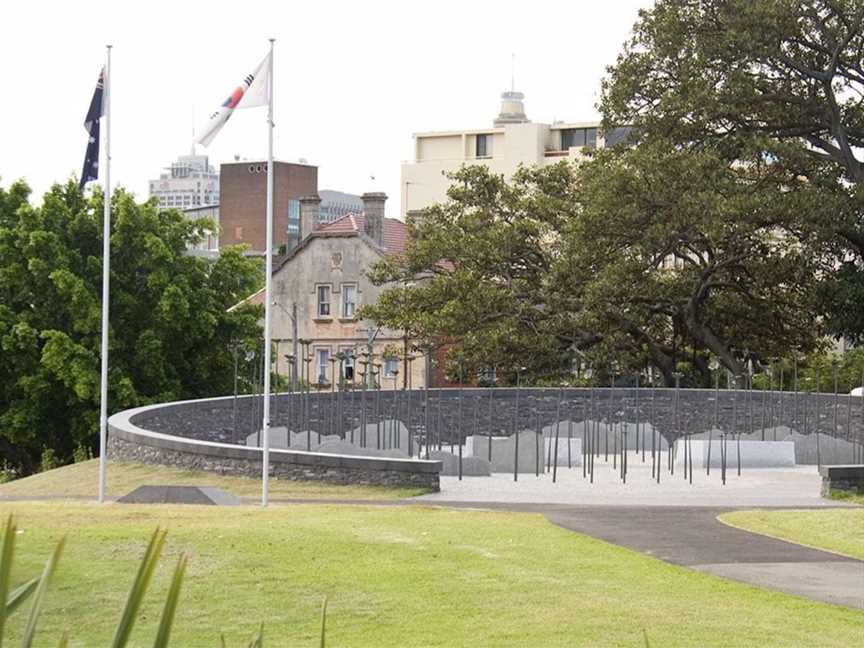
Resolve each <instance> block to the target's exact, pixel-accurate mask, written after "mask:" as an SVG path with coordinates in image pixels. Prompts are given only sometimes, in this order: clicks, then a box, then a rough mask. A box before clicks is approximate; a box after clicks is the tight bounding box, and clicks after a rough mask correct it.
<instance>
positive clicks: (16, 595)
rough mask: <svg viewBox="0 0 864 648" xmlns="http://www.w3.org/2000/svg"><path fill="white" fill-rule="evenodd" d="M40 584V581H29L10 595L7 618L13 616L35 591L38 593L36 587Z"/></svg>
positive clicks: (7, 602) (7, 603)
mask: <svg viewBox="0 0 864 648" xmlns="http://www.w3.org/2000/svg"><path fill="white" fill-rule="evenodd" d="M38 584H39V579H38V578H34V579H33V580H31V581H27V582H26V583H24V584H23V585H21V587H18V588H17V589H16V590H15V591H14V592H12V594H10V595H9V600H8V601H6V616H7V617H8V616H11V615H12V613H13V612H14V611H15V610H16V609H17V608H18V607H19V606H20V605H21V604H22V603H23V602H24V601H26V600H27V597H28V596H30V595H31V594H32V593H33V592H34V591H36V586H37V585H38Z"/></svg>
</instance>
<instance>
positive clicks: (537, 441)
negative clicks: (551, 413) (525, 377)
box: [534, 392, 543, 477]
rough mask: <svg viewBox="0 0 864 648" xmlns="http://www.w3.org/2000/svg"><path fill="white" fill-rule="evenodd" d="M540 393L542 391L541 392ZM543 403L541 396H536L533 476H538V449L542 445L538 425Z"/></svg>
mask: <svg viewBox="0 0 864 648" xmlns="http://www.w3.org/2000/svg"><path fill="white" fill-rule="evenodd" d="M541 394H542V392H541ZM542 403H543V396H542V395H541V396H538V397H537V405H536V408H535V410H534V476H535V477H539V476H540V449H541V448H542V447H543V445H542V444H541V443H540V438H541V437H542V436H543V427H542V426H541V425H540V408H541V406H542Z"/></svg>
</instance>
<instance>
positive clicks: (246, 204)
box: [219, 161, 318, 254]
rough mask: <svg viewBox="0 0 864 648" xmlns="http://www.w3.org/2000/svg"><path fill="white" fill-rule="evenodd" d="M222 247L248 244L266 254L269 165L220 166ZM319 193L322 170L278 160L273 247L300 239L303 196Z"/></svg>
mask: <svg viewBox="0 0 864 648" xmlns="http://www.w3.org/2000/svg"><path fill="white" fill-rule="evenodd" d="M219 171H220V175H219V193H220V204H219V224H220V226H221V229H222V234H221V236H220V240H219V244H220V246H221V245H236V244H238V243H246V244H248V245H249V246H250V248H251V251H253V252H260V253H262V254H263V252H264V250H265V246H266V227H265V214H266V210H267V162H266V161H265V162H260V161H254V162H250V161H242V162H229V163H227V164H223V165H222V166H221V167H220V170H219ZM317 192H318V167H316V166H312V165H308V164H296V163H293V162H278V161H274V166H273V246H274V251H277V250H278V249H279V246H280V245H282V244H286V245H289V247H290V243H289V241H290V240H291V239H292V238H293V239H294V241H296V240H297V238H298V235H299V223H300V202H299V200H298V199H299V198H300V197H301V196H309V195H315V194H317Z"/></svg>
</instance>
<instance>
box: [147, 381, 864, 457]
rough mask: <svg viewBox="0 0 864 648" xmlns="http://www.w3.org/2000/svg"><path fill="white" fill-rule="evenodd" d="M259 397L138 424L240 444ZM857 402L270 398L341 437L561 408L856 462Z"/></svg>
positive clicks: (308, 425)
mask: <svg viewBox="0 0 864 648" xmlns="http://www.w3.org/2000/svg"><path fill="white" fill-rule="evenodd" d="M262 400H263V399H262V398H261V397H254V396H241V397H238V398H236V399H234V398H232V397H226V398H221V399H211V400H209V401H207V404H206V405H204V404H196V405H191V404H185V403H180V404H177V405H175V406H173V407H172V408H170V409H164V408H163V409H157V410H153V411H150V412H147V413H145V414H142V415H140V416H138V417H137V418H136V421H135V422H136V423H137V424H139V425H141V426H143V427H146V428H147V429H150V430H154V431H161V432H164V433H166V434H173V435H178V436H183V437H187V438H198V439H203V440H207V441H219V442H224V443H237V444H242V443H245V440H246V438H247V437H248V436H249V435H250V434H254V433H255V432H257V431H258V429H259V428H260V423H261V409H262V407H261V406H262ZM862 400H864V399H862V398H861V397H853V396H849V395H845V394H840V395H836V396H835V395H833V394H805V393H803V392H798V393H793V392H759V391H747V390H725V389H723V390H719V391H715V390H712V389H681V390H678V391H677V392H676V390H675V389H664V388H657V389H652V388H641V389H638V390H637V389H634V388H618V389H614V390H613V389H608V388H594V389H576V388H573V389H563V390H559V389H556V388H548V389H539V388H530V389H529V388H523V389H520V390H517V389H514V388H499V389H461V390H460V389H429V390H413V391H400V392H398V393H396V394H395V395H394V392H393V391H381V392H376V391H367V392H362V391H350V392H337V393H332V392H322V393H310V394H305V395H304V394H279V395H278V396H274V397H272V405H271V413H272V415H271V421H272V423H271V424H272V426H274V427H275V426H281V427H286V428H288V429H290V430H292V431H303V430H307V429H308V430H312V431H313V432H316V433H320V434H324V435H332V434H335V435H343V434H345V433H346V432H347V431H348V430H350V429H352V428H357V427H358V426H360V425H362V423H363V422H364V421H365V423H366V424H367V425H370V424H374V423H375V422H376V421H386V420H392V419H393V418H397V419H399V420H400V421H402V422H403V423H406V424H408V425H410V428H411V430H412V431H413V432H414V433H415V434H416V435H418V436H423V437H425V436H426V432H428V437H429V439H430V440H431V441H432V442H433V444H434V445H437V444H438V443H439V442H440V443H442V444H449V443H450V442H451V441H454V440H458V439H459V438H465V437H467V436H470V435H472V434H481V435H489V434H491V435H492V436H509V435H512V434H513V432H514V430H516V429H517V428H518V429H519V430H521V431H527V430H534V431H538V430H540V429H541V428H544V427H548V426H550V425H553V424H554V423H555V421H556V420H557V418H558V417H559V416H560V418H561V419H562V420H564V419H569V420H572V421H576V422H579V421H584V420H586V419H588V420H592V421H598V422H601V423H602V424H604V425H605V424H606V423H611V424H613V425H615V426H618V427H620V425H621V424H622V423H623V422H627V423H628V424H629V427H630V428H632V429H633V430H634V433H635V425H636V424H638V425H639V429H640V430H645V429H649V430H650V429H657V430H658V432H659V433H660V435H662V437H663V438H664V439H665V441H666V442H671V441H674V440H675V439H677V438H678V437H680V436H683V435H685V434H700V433H705V432H707V431H708V430H709V429H712V428H713V429H715V430H722V431H724V432H726V433H727V434H733V435H739V434H740V435H747V436H748V437H749V438H750V439H751V440H766V441H775V440H776V441H781V440H783V439H784V438H786V436H788V435H789V434H791V433H795V434H797V435H803V436H807V437H810V436H814V437H815V436H816V434H815V433H816V432H817V431H818V432H819V436H820V437H822V438H823V439H824V438H825V437H832V438H837V439H842V440H848V441H850V442H853V443H851V444H846V445H844V449H843V451H842V453H841V454H849V455H850V456H849V457H848V458H845V459H843V461H844V462H857V461H864V445H862V441H864V411H862ZM200 403H203V402H200ZM640 436H644V434H642V433H640ZM796 445H797V442H796ZM853 446H854V447H853ZM834 460H835V461H836V459H834ZM813 463H816V461H815V458H814V461H813Z"/></svg>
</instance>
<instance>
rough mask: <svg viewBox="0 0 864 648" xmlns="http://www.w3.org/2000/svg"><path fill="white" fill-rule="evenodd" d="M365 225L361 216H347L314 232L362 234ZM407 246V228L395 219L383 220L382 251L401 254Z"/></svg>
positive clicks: (363, 217)
mask: <svg viewBox="0 0 864 648" xmlns="http://www.w3.org/2000/svg"><path fill="white" fill-rule="evenodd" d="M365 225H366V218H365V216H364V215H363V214H348V215H347V216H343V217H342V218H338V219H336V220H335V221H333V222H332V223H326V224H324V225H321V226H319V227H318V228H317V229H316V230H315V231H316V232H325V233H326V232H334V233H335V232H358V233H359V232H362V231H363V228H364V227H365ZM407 246H408V227H407V226H406V225H405V223H403V222H402V221H400V220H397V219H395V218H385V219H384V249H385V250H386V252H387V254H388V255H395V254H402V253H403V252H405V248H406V247H407Z"/></svg>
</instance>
